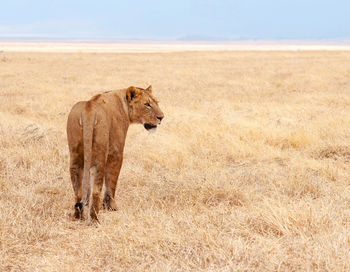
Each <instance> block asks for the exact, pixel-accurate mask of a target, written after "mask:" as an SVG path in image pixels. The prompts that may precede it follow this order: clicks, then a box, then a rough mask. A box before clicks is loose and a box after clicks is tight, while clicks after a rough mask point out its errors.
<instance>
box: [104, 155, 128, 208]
mask: <svg viewBox="0 0 350 272" xmlns="http://www.w3.org/2000/svg"><path fill="white" fill-rule="evenodd" d="M122 162H123V155H122V154H117V153H114V154H110V155H109V156H108V158H107V165H106V175H105V185H106V191H105V195H104V198H103V208H104V209H108V210H111V211H115V210H117V204H116V201H115V198H114V197H115V190H116V187H117V183H118V177H119V173H120V168H121V166H122Z"/></svg>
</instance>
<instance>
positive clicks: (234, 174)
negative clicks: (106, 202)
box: [0, 51, 350, 271]
mask: <svg viewBox="0 0 350 272" xmlns="http://www.w3.org/2000/svg"><path fill="white" fill-rule="evenodd" d="M349 64H350V52H340V51H336V52H326V51H311V52H177V53H176V52H171V53H142V54H141V53H138V54H136V53H133V54H131V53H123V54H118V53H113V54H107V53H100V54H95V53H90V54H87V53H86V54H85V53H7V52H5V53H2V54H0V95H1V108H0V120H1V122H0V146H1V152H0V256H1V258H0V270H1V271H120V270H131V271H145V270H153V271H187V270H193V271H214V270H215V271H297V270H300V271H306V270H309V271H347V270H349V269H350V186H349V183H350V167H349V165H350V145H349V144H350V106H349V105H350V66H349ZM149 84H152V85H153V89H154V93H155V95H156V97H157V98H158V99H159V100H160V106H161V108H162V109H163V111H164V113H165V119H164V121H163V124H162V125H161V127H160V128H159V130H158V132H157V133H156V134H152V135H150V134H149V133H148V132H147V131H145V130H144V129H143V127H142V126H139V125H134V126H131V127H130V129H129V133H128V137H127V144H126V148H125V159H124V164H123V167H122V171H121V175H120V179H119V184H118V189H117V203H118V205H119V210H118V211H116V212H105V211H102V212H101V214H100V221H101V225H100V226H99V227H98V228H94V227H89V226H87V225H86V222H79V221H73V220H72V211H73V205H74V199H73V190H72V188H71V184H70V179H69V171H68V150H67V141H66V134H65V125H66V118H67V114H68V112H69V110H70V108H71V107H72V105H73V104H74V103H75V102H76V101H79V100H85V99H88V98H90V97H91V96H92V95H93V94H96V93H98V92H100V91H104V90H110V89H118V88H122V87H128V86H129V85H135V86H140V87H147V86H148V85H149Z"/></svg>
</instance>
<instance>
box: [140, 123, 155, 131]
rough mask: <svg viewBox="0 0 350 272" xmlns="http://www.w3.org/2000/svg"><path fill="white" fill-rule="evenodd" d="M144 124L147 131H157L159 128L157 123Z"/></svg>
mask: <svg viewBox="0 0 350 272" xmlns="http://www.w3.org/2000/svg"><path fill="white" fill-rule="evenodd" d="M143 126H144V127H145V129H147V131H149V132H156V130H157V126H156V125H151V124H147V123H145V124H143Z"/></svg>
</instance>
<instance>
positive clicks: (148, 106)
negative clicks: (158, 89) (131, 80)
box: [126, 86, 164, 132]
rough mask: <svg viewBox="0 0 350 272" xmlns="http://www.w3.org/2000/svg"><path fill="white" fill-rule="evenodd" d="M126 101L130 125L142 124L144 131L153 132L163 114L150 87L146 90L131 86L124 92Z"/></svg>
mask: <svg viewBox="0 0 350 272" xmlns="http://www.w3.org/2000/svg"><path fill="white" fill-rule="evenodd" d="M126 99H127V101H128V104H129V115H130V121H131V123H139V124H143V126H144V127H145V129H147V130H148V131H150V132H154V131H155V130H156V129H157V126H158V125H160V123H161V121H162V119H163V118H164V114H163V112H162V111H161V109H160V108H159V106H158V101H157V100H156V99H155V98H154V96H153V95H152V86H149V87H148V88H147V89H142V88H137V87H133V86H131V87H129V88H128V89H127V90H126Z"/></svg>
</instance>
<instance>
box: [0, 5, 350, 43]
mask: <svg viewBox="0 0 350 272" xmlns="http://www.w3.org/2000/svg"><path fill="white" fill-rule="evenodd" d="M0 8H1V9H0V11H1V12H0V37H18V36H19V37H51V38H68V39H71V38H76V39H151V40H152V39H155V40H175V39H183V38H185V39H239V38H244V39H268V40H271V39H280V38H282V39H338V38H340V39H344V38H345V39H349V38H350V0H333V1H332V0H241V1H236V0H231V1H230V0H202V1H200V0H176V1H166V0H143V1H142V0H124V1H122V0H100V1H98V0H95V1H89V0H85V1H83V0H2V1H1V6H0Z"/></svg>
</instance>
